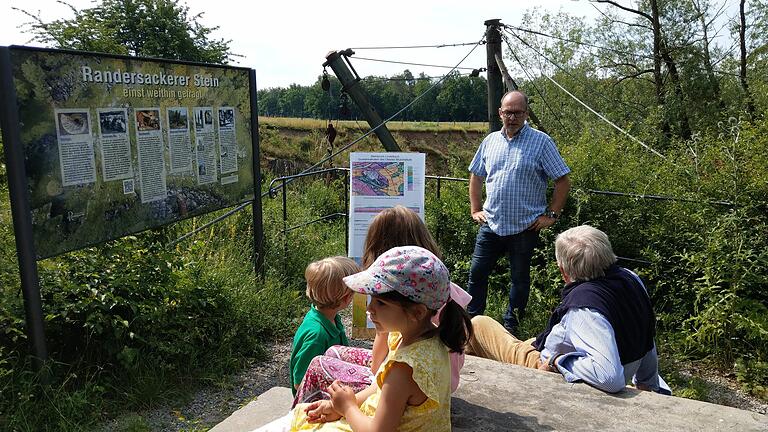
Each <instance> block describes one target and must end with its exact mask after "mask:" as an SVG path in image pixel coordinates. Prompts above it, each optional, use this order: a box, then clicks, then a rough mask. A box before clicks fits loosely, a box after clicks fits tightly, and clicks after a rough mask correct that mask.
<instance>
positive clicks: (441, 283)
mask: <svg viewBox="0 0 768 432" xmlns="http://www.w3.org/2000/svg"><path fill="white" fill-rule="evenodd" d="M344 283H345V284H346V285H347V286H348V287H349V288H350V289H352V290H353V291H356V292H360V293H364V294H370V295H371V296H372V299H371V302H370V304H369V305H368V312H369V313H370V317H371V321H373V323H374V324H375V325H376V330H377V331H379V332H389V337H388V341H387V342H388V345H389V353H388V354H387V357H386V359H385V360H384V362H383V363H382V364H381V366H380V367H379V368H378V370H377V372H376V379H375V381H374V382H373V383H372V384H371V385H370V386H369V387H368V388H366V389H365V390H362V391H360V392H358V393H357V394H355V393H354V392H353V391H352V389H350V388H349V387H347V386H345V385H343V384H341V383H339V382H338V381H336V382H334V383H333V384H331V386H330V387H329V389H328V392H329V393H330V395H331V399H330V400H323V401H317V402H313V403H311V404H300V405H298V406H297V407H296V408H295V409H294V411H293V413H292V414H293V415H292V417H293V418H292V424H291V430H292V431H294V430H295V431H298V430H319V431H370V430H376V431H394V430H398V431H450V429H451V416H450V412H451V409H450V401H451V388H450V381H451V378H450V368H449V359H448V353H449V351H455V352H461V351H462V350H463V349H464V345H465V344H466V342H467V340H468V339H469V337H470V334H471V331H472V330H471V329H472V327H471V324H470V320H469V316H468V315H467V313H466V311H464V309H463V308H462V307H461V306H459V305H458V304H457V303H456V302H455V301H453V300H452V299H451V298H450V291H451V287H450V278H449V274H448V269H446V267H445V265H443V263H442V262H441V261H440V260H439V259H438V258H437V257H436V256H435V255H434V254H432V253H431V252H429V251H428V250H426V249H423V248H420V247H417V246H405V247H398V248H393V249H390V250H388V251H387V252H385V253H384V254H382V255H381V256H379V257H378V258H376V259H375V260H374V263H373V264H372V265H371V266H370V267H369V268H368V269H366V270H364V271H362V272H360V273H357V274H354V275H351V276H347V277H345V278H344ZM441 308H442V310H441ZM438 310H441V312H440V313H441V316H440V320H439V322H440V324H439V325H438V326H435V325H434V324H433V322H432V318H433V316H434V315H435V314H437V311H438Z"/></svg>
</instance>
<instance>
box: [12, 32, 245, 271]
mask: <svg viewBox="0 0 768 432" xmlns="http://www.w3.org/2000/svg"><path fill="white" fill-rule="evenodd" d="M9 51H10V68H11V75H12V84H13V88H15V92H16V100H17V104H16V106H17V108H18V120H19V122H18V125H15V124H14V125H9V124H3V125H2V126H3V128H9V127H11V128H15V127H18V128H20V130H19V135H20V141H21V142H20V145H21V147H22V151H23V153H24V159H25V168H26V178H27V183H28V191H29V195H28V197H29V205H30V216H31V218H32V234H33V238H34V246H35V251H36V254H37V258H38V259H42V258H46V257H50V256H54V255H58V254H61V253H64V252H67V251H71V250H75V249H79V248H83V247H86V246H90V245H94V244H98V243H101V242H104V241H107V240H111V239H115V238H119V237H122V236H124V235H128V234H131V233H136V232H139V231H143V230H146V229H149V228H153V227H157V226H160V225H164V224H168V223H171V222H175V221H178V220H182V219H185V218H188V217H191V216H195V215H200V214H203V213H207V212H210V211H214V210H218V209H221V208H224V207H229V206H233V205H237V204H240V203H243V202H246V201H251V200H253V199H254V179H255V178H258V166H254V163H253V161H254V159H255V157H254V156H256V157H258V134H255V136H254V133H253V130H254V128H253V126H254V125H253V124H252V122H253V120H252V113H253V112H255V111H254V110H256V107H255V106H252V104H253V103H255V98H254V99H252V93H253V94H255V91H256V89H255V88H251V87H252V86H255V83H253V82H252V80H251V72H252V71H251V70H250V69H246V68H237V67H225V66H218V65H208V64H196V63H188V62H172V61H163V60H157V59H142V58H136V57H124V56H109V55H99V54H91V53H82V52H75V51H61V50H50V49H37V48H27V47H10V48H9ZM6 145H8V143H6ZM259 211H260V209H259Z"/></svg>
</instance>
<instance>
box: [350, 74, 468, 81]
mask: <svg viewBox="0 0 768 432" xmlns="http://www.w3.org/2000/svg"><path fill="white" fill-rule="evenodd" d="M471 73H472V72H468V73H458V74H454V76H469V75H470V74H471ZM441 77H442V75H440V76H425V77H413V78H385V77H375V76H367V77H365V78H363V81H424V80H433V79H438V78H441Z"/></svg>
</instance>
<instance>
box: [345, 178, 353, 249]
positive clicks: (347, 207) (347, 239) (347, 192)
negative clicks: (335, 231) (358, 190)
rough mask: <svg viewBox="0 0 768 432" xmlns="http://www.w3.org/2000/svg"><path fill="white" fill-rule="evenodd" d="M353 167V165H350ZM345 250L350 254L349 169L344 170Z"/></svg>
mask: <svg viewBox="0 0 768 432" xmlns="http://www.w3.org/2000/svg"><path fill="white" fill-rule="evenodd" d="M350 169H352V167H350ZM344 214H345V215H347V217H346V218H344V250H346V251H347V256H349V171H344Z"/></svg>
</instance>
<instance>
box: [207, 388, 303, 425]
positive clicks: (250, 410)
mask: <svg viewBox="0 0 768 432" xmlns="http://www.w3.org/2000/svg"><path fill="white" fill-rule="evenodd" d="M292 402H293V394H291V389H289V388H287V387H272V388H271V389H269V390H267V391H265V392H264V393H262V394H261V395H259V397H257V398H256V400H253V401H251V402H250V403H249V404H248V405H246V406H244V407H242V408H240V409H239V410H237V411H235V412H234V413H232V415H231V416H229V417H227V418H226V419H225V420H224V421H223V422H221V423H219V424H217V425H216V426H214V427H213V428H211V429H210V431H211V432H246V431H251V430H253V429H256V428H257V427H260V426H264V425H265V424H267V423H269V422H271V421H272V420H275V419H277V418H280V417H282V416H284V415H286V414H288V410H289V409H290V408H291V403H292Z"/></svg>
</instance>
